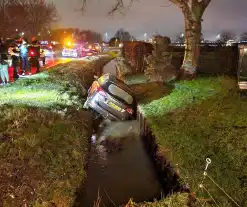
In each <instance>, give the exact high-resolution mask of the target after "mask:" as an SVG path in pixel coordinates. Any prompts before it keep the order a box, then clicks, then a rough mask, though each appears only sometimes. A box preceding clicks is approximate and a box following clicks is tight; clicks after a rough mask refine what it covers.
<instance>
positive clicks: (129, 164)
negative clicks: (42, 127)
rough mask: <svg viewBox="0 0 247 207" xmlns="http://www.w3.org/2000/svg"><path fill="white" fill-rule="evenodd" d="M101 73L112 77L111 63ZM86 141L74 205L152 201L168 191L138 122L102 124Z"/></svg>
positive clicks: (113, 67) (167, 186)
mask: <svg viewBox="0 0 247 207" xmlns="http://www.w3.org/2000/svg"><path fill="white" fill-rule="evenodd" d="M103 72H105V73H109V72H110V73H113V74H114V75H115V64H114V60H113V61H111V62H110V63H108V64H107V65H106V66H105V67H104V70H103ZM90 142H91V150H90V154H89V159H88V166H87V179H86V183H84V185H83V188H82V189H83V190H79V192H78V195H77V199H76V202H75V205H74V206H78V207H79V206H83V207H84V206H87V207H89V206H107V207H111V206H121V205H124V204H126V203H128V201H129V200H130V198H132V199H133V200H134V201H135V202H143V201H153V200H155V199H160V198H161V197H162V195H164V194H165V195H167V194H168V193H169V192H170V187H171V185H170V184H168V183H167V182H166V183H165V185H164V182H162V179H161V176H164V175H169V173H166V174H164V173H163V174H162V173H160V171H159V170H157V168H156V163H155V162H154V160H153V157H152V156H150V155H152V152H150V151H148V148H147V145H148V143H145V141H143V139H142V138H141V136H140V126H139V122H138V121H136V120H135V121H125V122H107V121H102V122H101V124H100V125H99V127H98V129H97V130H96V133H95V134H94V135H92V137H91V140H90ZM149 152H150V153H149ZM163 170H166V169H163ZM165 179H166V180H169V179H167V178H165ZM163 180H164V178H163ZM172 182H173V181H172ZM175 182H177V181H175ZM98 204H99V205H98Z"/></svg>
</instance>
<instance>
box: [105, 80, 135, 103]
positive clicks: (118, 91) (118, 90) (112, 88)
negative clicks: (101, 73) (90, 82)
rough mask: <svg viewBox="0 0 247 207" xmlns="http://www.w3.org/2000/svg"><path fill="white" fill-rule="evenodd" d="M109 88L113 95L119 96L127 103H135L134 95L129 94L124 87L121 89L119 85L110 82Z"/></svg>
mask: <svg viewBox="0 0 247 207" xmlns="http://www.w3.org/2000/svg"><path fill="white" fill-rule="evenodd" d="M108 90H109V92H110V93H111V94H112V95H114V96H116V97H118V98H119V99H121V100H123V101H124V102H126V103H127V104H132V103H133V98H132V96H131V95H130V94H128V93H127V92H126V91H124V90H123V89H121V88H120V87H118V86H117V85H115V84H110V85H109V87H108Z"/></svg>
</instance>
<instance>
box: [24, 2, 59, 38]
mask: <svg viewBox="0 0 247 207" xmlns="http://www.w3.org/2000/svg"><path fill="white" fill-rule="evenodd" d="M25 8H26V13H27V22H28V24H27V25H26V30H28V31H29V33H30V34H31V35H37V34H39V33H42V32H45V30H47V29H48V28H49V26H50V24H51V22H53V21H55V20H56V17H57V10H56V7H55V5H54V4H53V3H45V2H44V1H42V0H26V2H25Z"/></svg>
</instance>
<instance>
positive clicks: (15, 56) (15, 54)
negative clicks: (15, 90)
mask: <svg viewBox="0 0 247 207" xmlns="http://www.w3.org/2000/svg"><path fill="white" fill-rule="evenodd" d="M9 53H10V55H11V59H12V66H13V77H14V80H17V79H18V78H19V74H18V69H19V67H18V64H19V56H20V51H19V49H18V47H17V46H16V45H13V46H12V47H11V48H10V52H9Z"/></svg>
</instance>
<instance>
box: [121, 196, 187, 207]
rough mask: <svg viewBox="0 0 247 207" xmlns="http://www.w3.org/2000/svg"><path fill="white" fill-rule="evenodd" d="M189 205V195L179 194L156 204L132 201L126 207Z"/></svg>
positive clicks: (176, 206)
mask: <svg viewBox="0 0 247 207" xmlns="http://www.w3.org/2000/svg"><path fill="white" fill-rule="evenodd" d="M187 204H188V194H186V193H178V194H173V195H172V196H170V197H168V198H164V199H161V200H160V201H155V202H143V203H135V202H133V201H132V200H130V201H129V203H128V204H127V205H126V206H125V207H186V206H188V205H187Z"/></svg>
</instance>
